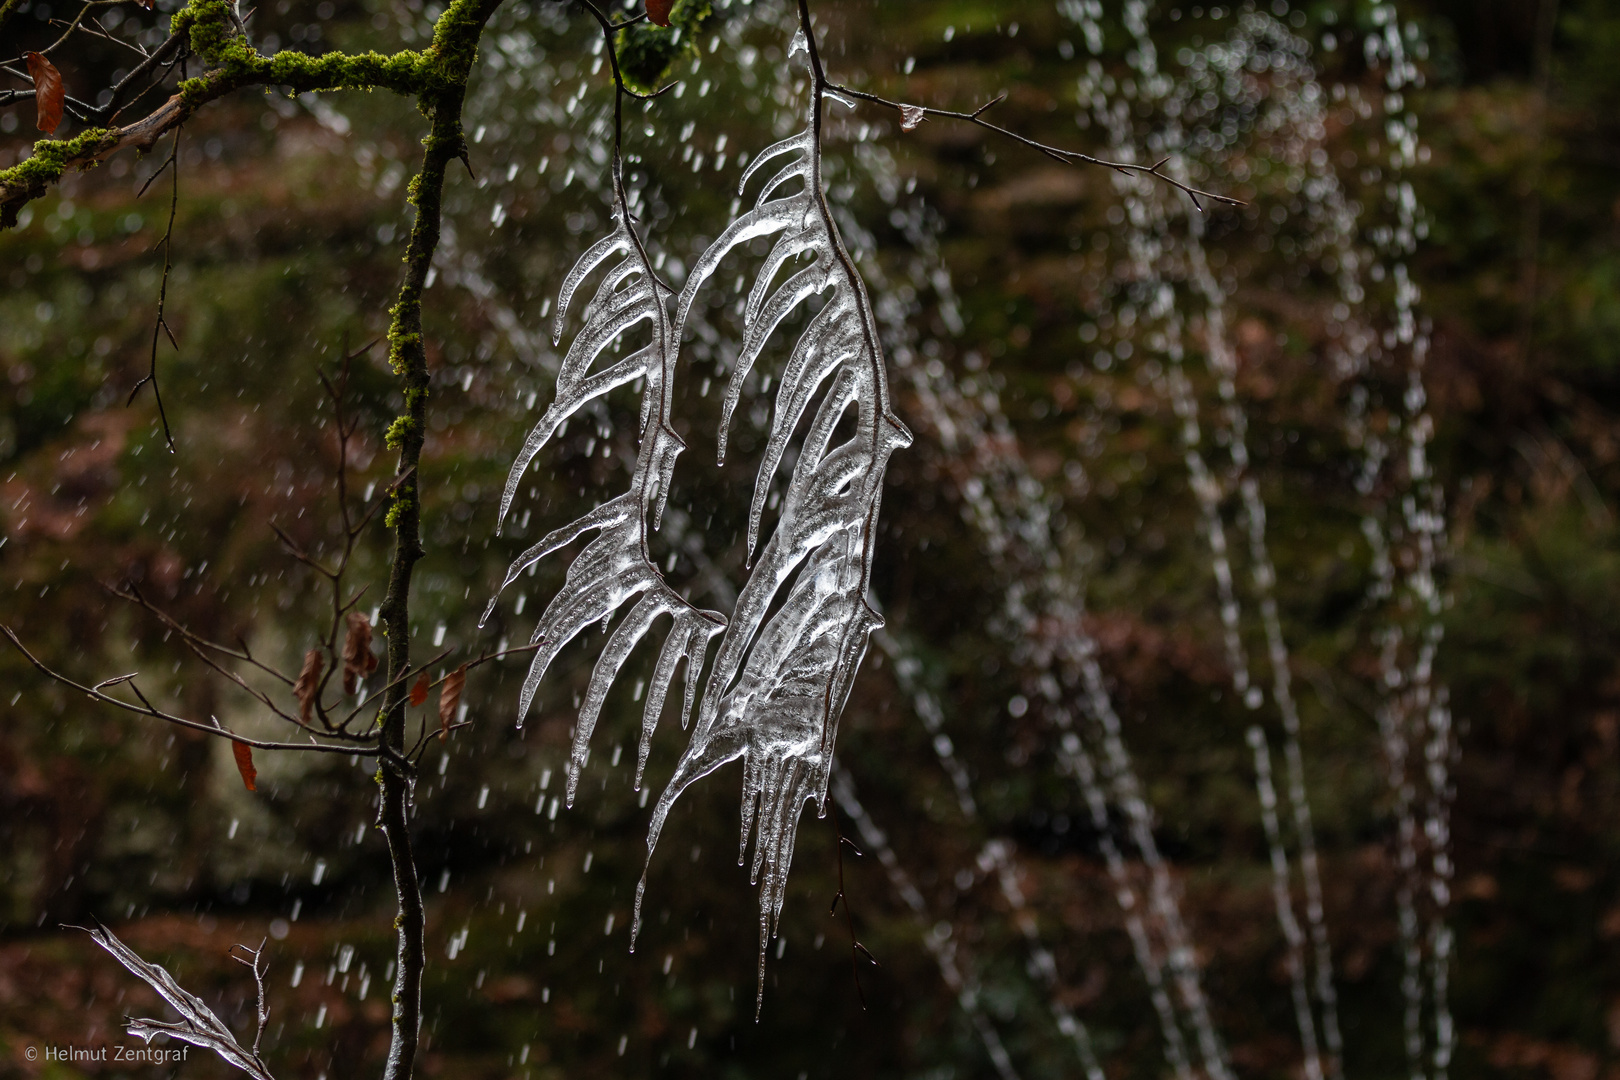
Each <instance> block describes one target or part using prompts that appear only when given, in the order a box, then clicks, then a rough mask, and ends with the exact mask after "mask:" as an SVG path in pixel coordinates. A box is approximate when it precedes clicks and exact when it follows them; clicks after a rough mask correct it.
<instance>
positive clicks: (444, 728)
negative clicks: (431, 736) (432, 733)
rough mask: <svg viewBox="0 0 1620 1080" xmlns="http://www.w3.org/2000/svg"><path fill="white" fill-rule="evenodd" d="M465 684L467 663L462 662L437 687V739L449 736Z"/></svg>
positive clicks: (440, 739)
mask: <svg viewBox="0 0 1620 1080" xmlns="http://www.w3.org/2000/svg"><path fill="white" fill-rule="evenodd" d="M466 685H467V665H466V664H462V665H461V666H460V667H458V668H456V670H454V671H452V672H451V673H450V674H448V675H446V676H445V677H444V686H443V687H441V688H440V689H439V741H440V742H444V741H445V740H446V739H448V738H450V725H451V723H452V722H454V720H455V718H456V706H457V705H459V704H461V691H462V688H463V687H465V686H466Z"/></svg>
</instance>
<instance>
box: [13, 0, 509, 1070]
mask: <svg viewBox="0 0 1620 1080" xmlns="http://www.w3.org/2000/svg"><path fill="white" fill-rule="evenodd" d="M0 2H4V3H5V5H6V6H5V7H4V8H3V9H0V12H3V13H4V14H5V15H7V16H9V15H10V14H11V13H12V12H13V10H14V9H15V8H16V6H17V3H18V0H0ZM501 2H502V0H454V2H453V3H451V4H450V6H449V7H448V8H447V9H446V10H445V12H444V14H443V15H441V16H440V17H439V19H438V21H437V22H436V23H435V25H434V33H433V41H432V43H431V44H430V45H429V46H428V48H426V49H423V50H420V51H416V50H402V51H400V52H396V53H391V54H386V55H385V54H380V53H375V52H372V53H365V54H359V55H355V54H347V53H341V52H332V53H326V54H324V55H322V56H319V57H312V56H308V55H304V54H302V53H297V52H291V51H288V52H281V53H278V54H277V55H275V56H265V55H263V54H261V53H259V52H258V51H257V50H256V49H255V48H254V47H253V46H252V44H251V43H250V42H249V41H248V40H247V38H246V36H245V35H244V34H243V33H242V30H241V25H240V23H239V21H238V20H237V18H236V14H235V10H234V8H233V6H232V4H231V3H230V0H191V2H190V3H189V4H187V6H186V7H185V8H183V9H182V10H181V11H180V12H178V13H177V14H176V15H175V16H174V18H173V20H172V22H171V28H172V32H173V36H174V38H180V39H182V41H183V46H184V47H186V48H189V50H190V53H191V54H192V55H194V56H196V57H198V58H200V59H201V60H203V61H204V62H205V63H206V64H207V65H209V66H208V69H207V70H206V71H205V72H204V73H203V74H202V75H200V76H198V77H196V78H192V79H187V80H184V81H183V82H181V83H180V85H179V86H178V87H177V88H176V92H175V93H174V94H173V95H172V96H171V97H169V99H168V100H166V101H165V102H163V104H161V105H160V106H158V107H157V108H156V109H154V110H153V111H152V112H151V113H149V114H148V115H147V116H145V117H143V118H142V119H140V120H137V121H135V122H134V123H132V124H128V125H125V126H122V127H107V128H91V129H89V130H86V131H83V132H81V133H79V134H78V135H76V136H75V137H73V138H71V139H42V140H40V141H39V142H37V143H35V144H34V150H33V154H32V156H30V157H29V158H28V159H27V160H25V161H23V162H21V163H20V164H18V165H16V166H14V167H12V168H10V169H6V170H3V171H0V228H9V227H12V226H15V225H16V224H17V220H18V212H19V211H20V210H21V208H22V207H23V206H25V205H26V204H27V203H28V202H29V201H31V200H33V199H37V198H39V197H41V196H43V195H44V194H45V193H46V192H47V191H48V190H49V189H50V187H51V186H52V185H54V184H55V183H57V182H58V181H60V180H61V178H62V177H63V176H64V175H66V173H67V172H68V171H69V170H70V169H75V168H78V169H87V168H91V167H93V166H95V165H96V164H98V163H99V162H101V161H104V160H105V159H107V158H108V157H110V156H111V155H112V154H114V153H117V152H118V151H119V150H121V149H124V148H126V147H134V148H135V149H136V150H139V151H143V152H144V151H147V150H150V149H151V148H152V146H153V145H154V144H155V143H156V142H157V140H158V139H159V138H160V137H162V136H163V135H164V134H166V133H168V132H170V131H174V130H176V129H177V128H179V127H180V126H181V125H182V124H184V123H185V122H186V121H187V120H188V119H189V118H190V117H191V116H192V115H193V114H194V113H195V112H196V111H197V110H198V109H200V108H202V107H203V106H205V105H207V104H208V103H210V102H213V101H216V100H218V99H220V98H223V97H225V96H226V95H228V94H231V93H233V92H235V91H237V90H240V89H243V88H245V87H249V86H279V87H285V88H286V89H288V90H291V91H293V92H298V93H302V92H308V91H316V90H346V89H348V90H379V89H380V90H391V91H393V92H394V93H397V94H401V95H405V96H409V97H414V98H415V99H416V101H417V104H418V107H419V108H420V109H421V111H422V113H423V115H425V116H426V117H427V119H428V124H429V129H428V134H427V136H426V138H424V139H423V154H422V167H421V171H420V172H419V173H418V174H417V176H416V177H415V178H414V179H413V180H412V181H411V184H410V188H409V201H410V203H411V205H412V206H413V207H414V208H415V211H416V220H415V223H414V225H413V226H412V229H411V234H410V242H409V244H408V245H407V248H406V253H405V278H404V281H403V283H402V284H401V286H400V290H399V295H398V298H397V300H396V302H395V304H394V306H393V308H392V309H391V310H390V313H389V314H390V320H391V321H390V325H389V330H388V343H389V362H390V364H391V366H392V367H393V370H394V372H395V374H396V375H398V376H399V378H400V379H401V380H402V382H403V383H404V385H403V387H402V389H403V391H404V403H405V408H404V411H403V413H402V414H401V415H400V416H399V417H398V418H397V419H396V420H395V421H394V422H393V424H391V425H390V427H389V429H388V438H387V442H388V445H389V447H390V448H391V449H394V450H397V451H398V454H399V458H398V463H397V469H396V476H397V477H399V479H398V480H397V481H396V482H395V487H394V490H393V492H392V495H391V505H390V508H389V511H388V515H387V518H386V522H387V525H388V527H389V528H390V529H391V530H392V531H393V532H394V534H395V544H394V553H393V556H392V560H391V564H390V568H389V579H388V592H387V595H386V596H385V597H384V599H383V602H382V605H381V611H380V617H381V622H382V629H383V633H384V634H385V635H386V637H387V656H388V682H387V684H386V686H385V690H384V693H383V706H382V711H381V714H380V716H379V724H380V729H379V730H378V731H377V732H376V739H377V742H376V748H377V753H378V759H379V765H380V767H379V769H378V772H377V782H378V784H379V785H380V787H381V789H382V791H381V796H382V797H381V800H380V804H379V809H378V822H377V823H378V825H379V827H380V828H381V829H382V831H383V834H384V837H385V839H386V841H387V845H388V853H389V858H390V861H391V862H392V864H393V869H394V882H395V890H396V893H397V898H398V904H399V916H398V918H397V919H396V920H395V927H396V929H397V931H398V946H397V965H396V971H397V972H398V974H397V975H396V979H395V984H394V993H393V1005H394V1009H393V1035H392V1039H391V1041H390V1045H389V1050H388V1059H387V1063H386V1065H385V1067H384V1072H383V1078H384V1080H407V1078H408V1077H410V1076H411V1074H412V1071H413V1068H414V1065H415V1060H416V1052H417V1045H418V1031H419V1029H420V1027H421V997H422V974H423V969H424V967H425V965H426V956H425V949H424V941H423V936H424V930H425V926H424V922H425V920H424V913H423V906H422V890H421V882H420V878H419V875H418V871H417V867H416V860H415V856H414V853H413V851H412V846H411V838H410V805H409V804H410V798H411V788H412V783H413V779H414V771H415V770H414V765H413V763H412V760H411V755H410V753H409V752H408V749H407V747H406V742H405V721H406V706H407V704H408V703H409V695H408V692H407V690H406V677H407V675H408V674H409V673H410V649H411V632H410V592H411V578H412V574H413V571H414V569H415V566H416V563H417V562H418V561H419V560H420V559H421V558H422V555H423V548H422V530H421V499H420V495H419V485H420V480H419V472H420V470H419V467H420V464H421V457H422V448H423V443H424V436H425V432H426V430H427V402H428V392H429V373H428V366H427V352H426V349H425V347H424V343H423V330H422V294H423V293H424V292H425V291H426V289H427V282H428V274H429V271H430V269H431V267H432V263H433V256H434V253H435V252H436V251H437V249H438V245H439V237H440V229H441V218H442V214H443V198H444V184H445V178H446V174H447V173H448V172H449V170H450V167H451V165H452V164H453V163H454V162H455V161H457V160H458V159H459V160H462V161H465V160H466V158H467V143H466V138H465V136H464V134H463V131H462V108H463V105H464V102H465V99H466V92H467V82H468V79H469V77H470V75H471V73H472V68H473V64H474V62H475V60H476V58H477V54H478V44H479V41H480V39H481V38H482V36H483V32H484V27H485V25H486V24H487V23H488V21H489V19H490V17H491V16H492V15H493V14H494V13H495V11H496V10H497V9H498V8H499V7H500V5H501ZM171 40H173V39H172V38H171Z"/></svg>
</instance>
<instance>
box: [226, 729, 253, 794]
mask: <svg viewBox="0 0 1620 1080" xmlns="http://www.w3.org/2000/svg"><path fill="white" fill-rule="evenodd" d="M231 753H232V754H235V755H236V771H237V772H239V773H241V774H242V783H243V785H245V786H246V787H247V789H248V790H249V791H258V790H259V789H258V787H257V786H256V785H255V784H254V781H255V780H257V779H258V777H259V771H258V770H257V769H255V768H254V767H253V747H251V746H249V745H248V744H247V743H240V742H237V741H236V740H235V739H232V740H231Z"/></svg>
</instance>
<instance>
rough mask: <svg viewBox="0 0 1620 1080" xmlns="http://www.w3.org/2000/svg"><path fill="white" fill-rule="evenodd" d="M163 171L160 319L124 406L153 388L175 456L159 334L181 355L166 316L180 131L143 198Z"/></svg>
mask: <svg viewBox="0 0 1620 1080" xmlns="http://www.w3.org/2000/svg"><path fill="white" fill-rule="evenodd" d="M164 169H168V170H170V178H171V180H172V181H173V182H172V184H171V186H170V189H169V224H168V226H167V228H165V229H164V230H163V239H162V240H161V241H159V243H161V244H162V245H163V282H162V284H161V285H159V286H158V302H157V319H156V320H155V321H154V322H153V324H152V355H151V358H150V360H149V361H148V363H147V368H146V374H145V375H143V376H141V379H140V381H139V382H137V383H136V384H135V385H134V386H133V387H131V388H130V391H129V400H128V401H126V402H125V403H124V404H125V405H126V406H128V405H133V404H134V403H135V395H137V394H139V393H140V392H141V387H143V386H145V385H146V384H147V383H151V384H152V396H153V397H154V398H155V399H156V400H157V407H158V417H159V418H160V419H161V420H162V421H163V441H164V443H165V444H166V445H167V446H168V448H169V453H171V454H172V453H174V435H173V433H172V432H171V431H170V430H169V414H168V412H167V411H165V410H164V408H163V392H162V391H161V390H160V389H159V388H158V377H157V354H158V333H159V331H161V332H163V333H164V334H167V335H168V337H169V344H170V345H172V346H174V351H175V352H179V351H180V343H179V342H178V341H176V340H175V339H174V331H173V330H171V329H170V328H169V321H168V320H167V319H166V318H164V315H163V312H164V308H165V305H166V304H167V302H168V299H169V272H170V271H171V270H172V269H173V268H174V216H175V212H176V211H177V210H178V209H179V207H180V128H178V127H176V128H175V129H174V139H173V142H172V145H171V146H170V148H169V159H168V160H167V161H165V162H164V163H163V164H162V165H160V166H158V170H157V172H155V173H153V174H152V175H151V177H150V178H149V179H148V180H147V181H146V183H144V184H142V185H141V190H140V195H145V194H146V189H147V188H149V187H151V186H152V181H153V180H156V179H157V178H158V177H160V176H162V175H163V170H164ZM140 195H137V196H136V198H139V197H140Z"/></svg>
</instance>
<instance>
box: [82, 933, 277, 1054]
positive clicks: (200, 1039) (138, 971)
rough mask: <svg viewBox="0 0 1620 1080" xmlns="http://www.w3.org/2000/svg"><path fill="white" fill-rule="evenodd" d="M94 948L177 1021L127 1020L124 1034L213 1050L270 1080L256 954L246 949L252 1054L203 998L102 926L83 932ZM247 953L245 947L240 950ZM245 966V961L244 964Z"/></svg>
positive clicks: (265, 1017) (265, 1009)
mask: <svg viewBox="0 0 1620 1080" xmlns="http://www.w3.org/2000/svg"><path fill="white" fill-rule="evenodd" d="M86 933H88V934H89V935H90V938H91V940H93V941H94V942H95V943H96V944H97V945H100V946H101V947H102V948H103V949H105V950H107V952H109V953H111V954H112V957H113V959H115V960H117V961H118V962H119V963H120V964H123V965H124V967H126V968H128V969H129V971H130V973H131V974H133V975H134V976H136V977H137V978H139V979H140V980H141V981H142V982H144V983H146V984H147V985H148V986H150V987H151V988H152V989H153V990H156V991H157V992H158V995H159V996H160V997H162V998H163V1000H164V1001H167V1002H168V1003H169V1005H170V1006H171V1007H172V1008H173V1009H174V1011H175V1012H177V1013H179V1014H180V1019H179V1020H178V1021H175V1022H171V1021H167V1020H142V1019H136V1018H134V1017H128V1018H126V1019H125V1021H124V1023H125V1030H126V1031H128V1032H129V1033H130V1034H131V1035H136V1036H139V1037H140V1038H141V1039H144V1040H145V1041H146V1042H151V1041H152V1040H153V1039H155V1038H156V1037H157V1036H159V1035H166V1036H168V1037H169V1038H171V1039H179V1040H180V1041H181V1042H187V1043H190V1044H191V1045H192V1046H200V1047H202V1048H203V1049H205V1050H212V1051H213V1052H214V1053H216V1054H218V1055H219V1056H220V1057H222V1058H224V1059H225V1061H226V1062H227V1063H229V1064H231V1065H234V1066H236V1067H237V1068H238V1069H241V1070H242V1071H243V1072H245V1073H247V1074H248V1075H249V1076H251V1077H254V1078H255V1080H274V1077H272V1076H271V1075H270V1070H269V1069H267V1068H266V1067H265V1064H264V1062H263V1061H262V1060H261V1059H260V1057H259V1039H260V1038H262V1037H263V1036H264V1026H265V1023H266V1022H267V1021H268V1019H269V1011H268V1007H267V1006H266V1005H265V1003H264V973H263V971H262V970H261V969H260V967H259V957H260V953H261V951H262V948H263V947H262V946H261V947H260V949H257V950H256V949H248V953H249V954H250V955H251V956H252V957H253V962H252V964H251V965H250V966H251V967H252V968H253V977H254V981H255V983H256V984H257V985H258V990H259V997H258V1009H257V1018H258V1029H257V1034H256V1035H255V1037H254V1040H253V1049H252V1050H249V1049H247V1048H246V1047H244V1046H243V1045H242V1044H241V1043H240V1042H238V1041H237V1039H236V1036H235V1035H234V1034H232V1033H231V1029H230V1028H228V1027H226V1026H225V1023H224V1021H222V1020H221V1019H220V1018H219V1017H218V1016H216V1015H214V1011H213V1010H212V1009H210V1008H209V1007H208V1006H207V1005H205V1004H203V1001H202V999H201V998H199V997H197V995H195V994H193V993H190V992H189V991H187V990H186V989H185V988H184V987H182V986H181V985H180V984H179V983H177V982H175V981H174V976H172V975H170V974H169V973H168V972H167V971H165V970H164V969H163V968H161V967H159V966H158V965H157V964H149V963H147V962H146V961H145V960H142V959H141V958H140V956H138V955H137V954H136V952H135V950H134V949H131V948H130V947H129V946H128V945H125V944H124V943H123V942H122V941H120V940H118V937H117V936H116V935H115V934H114V933H113V932H112V931H111V930H109V929H107V928H106V927H105V926H103V927H101V928H100V929H96V930H86ZM241 947H242V948H246V946H241ZM243 962H244V963H246V962H247V961H243Z"/></svg>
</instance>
